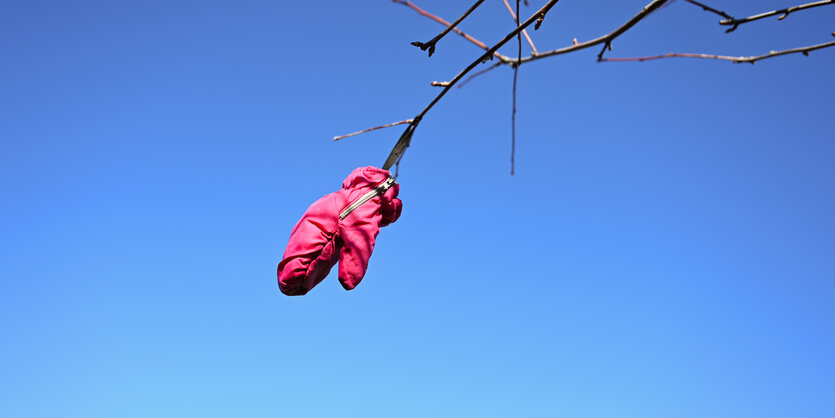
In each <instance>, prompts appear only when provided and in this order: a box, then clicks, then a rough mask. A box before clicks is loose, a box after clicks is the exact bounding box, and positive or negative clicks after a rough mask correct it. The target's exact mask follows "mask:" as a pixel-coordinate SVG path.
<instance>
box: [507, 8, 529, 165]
mask: <svg viewBox="0 0 835 418" xmlns="http://www.w3.org/2000/svg"><path fill="white" fill-rule="evenodd" d="M504 4H507V0H504ZM508 10H510V5H508ZM510 12H511V14H513V10H510ZM513 20H515V21H516V27H517V28H518V27H519V0H516V14H515V15H513ZM524 31H525V30H524V29H522V32H524ZM516 39H517V40H518V42H519V49H518V51H519V55H518V58H517V61H516V65H514V66H513V113H512V114H511V116H510V130H511V139H510V175H511V176H512V175H513V174H514V173H515V172H516V81H517V80H518V79H519V67H520V66H522V35H520V34H518V33H517V34H516Z"/></svg>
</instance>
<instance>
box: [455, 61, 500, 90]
mask: <svg viewBox="0 0 835 418" xmlns="http://www.w3.org/2000/svg"><path fill="white" fill-rule="evenodd" d="M500 65H502V62H501V61H500V62H497V63H495V64H493V65H491V66H489V67H487V68H485V69H483V70H481V71H478V72H476V73H474V74H472V75H470V76H469V77H467V79H466V80H464V81H462V82H461V84H459V85H458V88H459V89H460V88H461V87H464V86H466V85H467V83H469V82H470V81H473V79H474V78H476V77H478V76H480V75H482V74H485V73H488V72H490V71H491V70H493V69H495V68H497V67H499V66H500Z"/></svg>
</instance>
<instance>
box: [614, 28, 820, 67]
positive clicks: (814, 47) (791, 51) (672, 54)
mask: <svg viewBox="0 0 835 418" xmlns="http://www.w3.org/2000/svg"><path fill="white" fill-rule="evenodd" d="M832 35H833V36H835V32H833V34H832ZM832 46H835V41H831V42H825V43H822V44H817V45H810V46H804V47H800V48H793V49H786V50H783V51H771V52H769V53H767V54H763V55H757V56H751V57H731V56H727V55H713V54H684V53H677V52H670V53H669V54H664V55H653V56H649V57H634V58H603V59H602V60H601V61H604V62H625V61H637V62H643V61H651V60H657V59H662V58H706V59H716V60H725V61H730V62H733V63H735V64H739V63H744V62H747V63H751V64H753V63H755V62H757V61H760V60H764V59H768V58H774V57H779V56H781V55H788V54H798V53H800V54H803V55H806V56H809V52H811V51H815V50H818V49H823V48H829V47H832Z"/></svg>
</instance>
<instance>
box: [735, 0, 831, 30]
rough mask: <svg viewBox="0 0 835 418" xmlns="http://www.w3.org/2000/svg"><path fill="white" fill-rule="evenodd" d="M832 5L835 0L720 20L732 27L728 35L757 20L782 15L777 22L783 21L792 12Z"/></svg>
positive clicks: (824, 0)
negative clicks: (744, 24) (740, 26)
mask: <svg viewBox="0 0 835 418" xmlns="http://www.w3.org/2000/svg"><path fill="white" fill-rule="evenodd" d="M830 4H835V0H823V1H816V2H814V3H806V4H801V5H799V6H792V7H787V8H785V9H780V10H772V11H770V12H765V13H760V14H757V15H753V16H749V17H745V18H742V19H735V18H733V17H731V18H727V19H725V20H720V21H719V24H720V25H725V26H730V28H729V29H728V30H726V31H725V33H728V32H733V31H735V30H736V28H738V27H739V25H741V24H743V23H748V22H753V21H755V20H760V19H765V18H767V17H771V16H776V15H780V17H779V18H778V19H777V20H783V19H785V18H786V17H788V15H789V14H790V13H792V12H797V11H800V10H805V9H811V8H813V7H820V6H827V5H830Z"/></svg>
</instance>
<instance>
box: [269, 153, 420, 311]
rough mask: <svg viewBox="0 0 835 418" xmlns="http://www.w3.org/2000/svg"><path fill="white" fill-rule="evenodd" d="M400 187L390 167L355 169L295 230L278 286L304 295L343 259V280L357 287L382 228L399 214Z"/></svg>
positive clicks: (345, 284) (288, 292)
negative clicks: (386, 168)
mask: <svg viewBox="0 0 835 418" xmlns="http://www.w3.org/2000/svg"><path fill="white" fill-rule="evenodd" d="M399 191H400V186H399V185H398V184H397V183H395V182H394V177H392V176H391V173H389V172H388V171H387V170H383V169H379V168H376V167H361V168H357V169H355V170H354V171H353V172H352V173H351V175H349V176H348V178H346V179H345V181H344V182H343V183H342V190H340V191H338V192H335V193H331V194H329V195H326V196H325V197H323V198H321V199H319V200H317V201H316V202H315V203H313V204H312V205H310V207H309V208H308V209H307V211H306V212H305V213H304V215H302V219H301V220H300V221H299V223H297V224H296V226H295V227H294V228H293V231H292V232H291V233H290V242H289V243H288V244H287V249H286V250H285V251H284V259H283V260H281V262H280V263H279V264H278V288H279V289H280V290H281V292H282V293H284V294H285V295H290V296H296V295H304V294H306V293H307V292H309V291H310V289H312V288H313V287H314V286H316V285H317V284H319V282H321V281H322V280H324V278H325V277H326V276H327V275H328V273H330V271H331V268H333V266H334V265H335V264H336V262H337V261H339V282H340V283H341V284H342V287H344V288H345V290H351V289H353V288H355V287H356V286H357V285H358V284H359V283H360V281H362V278H363V277H364V276H365V271H366V270H367V269H368V259H369V258H370V257H371V252H372V251H373V250H374V242H375V241H376V239H377V234H378V233H379V232H380V228H381V227H384V226H386V225H388V224H390V223H392V222H394V221H396V220H397V218H399V217H400V211H401V209H402V208H403V204H402V202H400V199H398V198H397V194H398V192H399Z"/></svg>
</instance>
